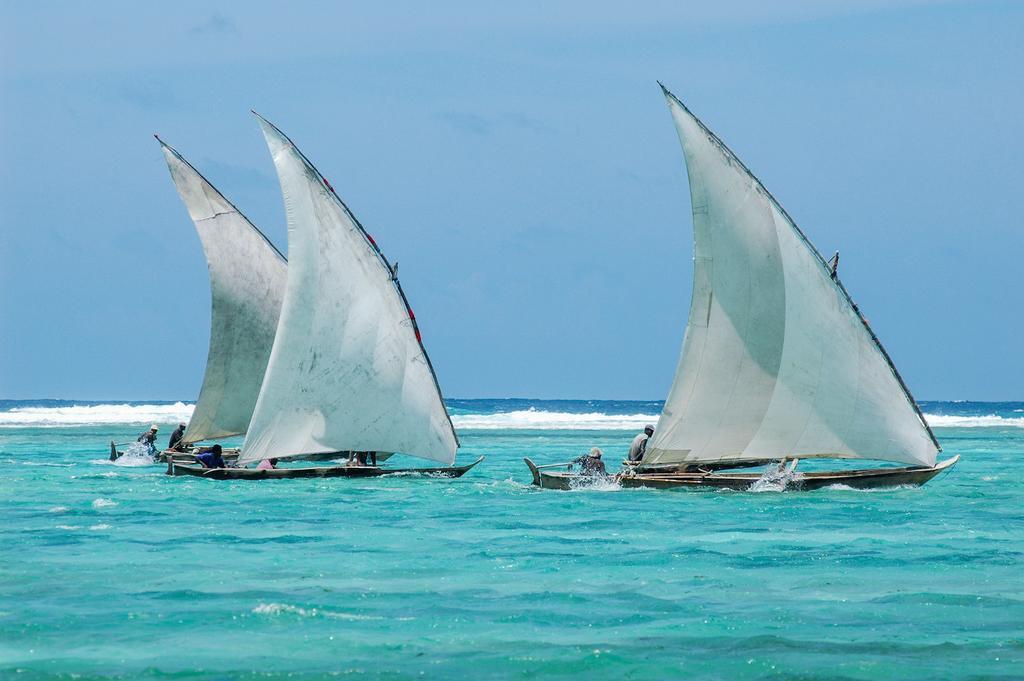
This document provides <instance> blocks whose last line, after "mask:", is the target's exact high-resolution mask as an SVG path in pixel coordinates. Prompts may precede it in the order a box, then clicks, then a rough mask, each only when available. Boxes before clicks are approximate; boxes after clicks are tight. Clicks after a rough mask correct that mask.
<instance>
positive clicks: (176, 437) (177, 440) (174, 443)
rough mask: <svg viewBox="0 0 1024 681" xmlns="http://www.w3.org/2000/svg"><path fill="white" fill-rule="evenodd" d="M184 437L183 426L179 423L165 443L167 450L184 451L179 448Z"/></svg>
mask: <svg viewBox="0 0 1024 681" xmlns="http://www.w3.org/2000/svg"><path fill="white" fill-rule="evenodd" d="M183 437H185V424H184V423H179V424H178V427H177V428H175V429H174V432H173V433H171V439H170V440H169V441H168V442H167V449H170V450H171V451H176V452H180V451H184V450H185V448H184V447H182V446H181V439H182V438H183Z"/></svg>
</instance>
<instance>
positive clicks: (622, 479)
mask: <svg viewBox="0 0 1024 681" xmlns="http://www.w3.org/2000/svg"><path fill="white" fill-rule="evenodd" d="M959 459H960V457H959V456H954V457H953V458H951V459H946V460H945V461H942V462H941V463H938V464H936V465H935V466H931V467H926V466H908V467H905V468H872V469H862V470H850V471H818V472H811V473H799V474H797V475H795V476H793V477H792V478H791V479H790V480H788V482H787V483H786V486H785V488H784V490H780V491H801V490H803V491H809V490H815V489H821V488H823V487H830V486H832V485H844V486H846V487H851V488H853V489H876V488H881V487H897V486H899V485H923V484H925V483H926V482H928V481H929V480H931V479H932V478H934V477H935V476H936V475H938V474H939V473H941V472H942V471H944V470H948V469H950V468H952V467H953V466H954V465H955V464H956V462H957V461H958V460H959ZM524 461H525V462H526V465H527V466H528V467H529V468H530V472H531V473H532V474H533V484H534V485H536V486H538V487H540V488H542V489H560V490H569V489H576V488H579V487H585V486H586V485H587V484H588V482H589V481H588V479H586V478H581V477H580V476H579V475H574V474H572V473H566V472H557V473H549V472H547V471H542V470H539V469H538V468H537V466H536V464H534V463H533V461H531V460H530V459H524ZM607 479H608V480H609V481H615V482H616V483H617V484H618V485H619V486H620V487H623V488H634V487H651V488H655V489H675V488H680V487H682V488H686V487H719V488H725V489H733V490H739V491H747V490H750V488H751V486H752V485H753V484H754V483H755V482H757V481H758V480H760V479H761V474H759V473H715V472H710V473H676V474H661V473H658V474H652V473H635V472H632V471H628V472H627V473H624V474H620V475H616V476H607Z"/></svg>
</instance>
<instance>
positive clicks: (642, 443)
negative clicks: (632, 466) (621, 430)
mask: <svg viewBox="0 0 1024 681" xmlns="http://www.w3.org/2000/svg"><path fill="white" fill-rule="evenodd" d="M652 435H654V426H652V425H650V424H648V425H646V426H644V432H642V433H640V434H639V435H637V436H636V437H635V438H633V444H631V445H630V446H629V460H630V461H639V460H640V459H642V458H644V452H646V451H647V440H649V439H650V437H651V436H652Z"/></svg>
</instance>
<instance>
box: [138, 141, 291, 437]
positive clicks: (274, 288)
mask: <svg viewBox="0 0 1024 681" xmlns="http://www.w3.org/2000/svg"><path fill="white" fill-rule="evenodd" d="M157 139H158V140H159V138H157ZM159 141H160V145H161V147H162V148H163V151H164V156H165V157H166V159H167V167H168V168H169V169H170V171H171V178H172V179H173V180H174V185H175V187H177V189H178V194H180V195H181V200H182V201H183V202H184V203H185V207H186V208H188V212H189V215H190V216H191V217H192V221H193V222H194V223H195V225H196V231H197V232H199V239H200V241H202V244H203V252H204V253H205V255H206V264H207V266H208V269H209V272H210V292H211V300H212V314H211V323H210V351H209V355H208V356H207V359H206V374H205V375H204V376H203V387H202V389H201V390H200V392H199V399H198V400H197V401H196V407H195V411H193V413H192V418H191V420H190V421H189V423H188V429H187V430H186V431H185V438H184V440H185V442H187V443H191V442H199V441H201V440H210V439H215V438H223V437H228V436H230V435H240V434H242V433H244V432H245V431H246V429H247V428H248V427H249V419H250V418H252V412H253V408H254V407H255V406H256V398H257V397H258V396H259V392H260V385H261V384H262V382H263V373H264V372H265V371H266V368H267V361H268V360H269V359H270V349H271V347H273V344H274V333H275V331H276V330H277V319H278V315H279V314H280V312H281V300H282V298H283V296H284V287H285V280H286V276H287V264H286V262H285V259H284V256H282V255H281V253H280V252H279V251H278V250H277V249H276V248H274V246H273V244H271V243H270V241H269V240H268V239H267V238H266V237H265V236H264V235H263V233H262V232H260V231H259V230H258V229H257V228H256V227H255V226H254V225H253V224H252V223H251V222H249V221H248V220H247V219H246V217H245V216H244V215H242V214H241V213H240V212H239V211H238V209H237V208H235V207H234V206H233V205H232V204H231V203H230V202H229V201H228V200H227V199H225V198H224V196H223V195H222V194H221V193H220V192H218V191H217V190H216V189H215V188H214V187H213V185H211V184H210V183H209V182H207V181H206V179H205V178H204V177H203V176H202V175H200V174H199V172H198V171H197V170H196V169H195V168H193V167H192V165H191V164H189V162H188V161H186V160H185V159H184V158H183V157H182V156H181V154H179V153H178V152H177V151H175V150H174V149H172V148H171V147H169V146H167V145H166V144H164V143H163V141H162V140H159ZM166 331H167V332H168V333H174V332H176V331H177V329H174V328H169V329H166Z"/></svg>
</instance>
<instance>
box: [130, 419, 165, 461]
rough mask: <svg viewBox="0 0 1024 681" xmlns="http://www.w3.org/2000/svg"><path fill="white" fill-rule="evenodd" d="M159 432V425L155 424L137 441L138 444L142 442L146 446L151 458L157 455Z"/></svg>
mask: <svg viewBox="0 0 1024 681" xmlns="http://www.w3.org/2000/svg"><path fill="white" fill-rule="evenodd" d="M158 430H160V429H159V428H157V425H156V424H155V423H154V424H153V425H152V426H150V427H149V430H147V431H146V432H144V433H143V434H142V435H139V437H137V438H136V439H135V441H136V442H141V443H142V444H144V445H145V446H146V450H147V451H148V453H149V455H150V456H152V455H154V454H156V431H158Z"/></svg>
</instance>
